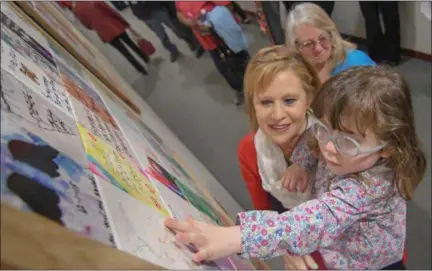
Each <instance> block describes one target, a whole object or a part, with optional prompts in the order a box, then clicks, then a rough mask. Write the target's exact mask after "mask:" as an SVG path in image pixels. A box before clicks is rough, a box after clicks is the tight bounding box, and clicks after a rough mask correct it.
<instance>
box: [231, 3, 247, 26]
mask: <svg viewBox="0 0 432 271" xmlns="http://www.w3.org/2000/svg"><path fill="white" fill-rule="evenodd" d="M231 4H232V6H233V10H234V13H236V14H237V15H238V16H239V17H240V20H241V21H242V23H249V22H250V19H249V17H248V16H247V14H246V12H245V11H244V10H243V9H242V7H241V6H240V5H239V4H237V2H236V1H231Z"/></svg>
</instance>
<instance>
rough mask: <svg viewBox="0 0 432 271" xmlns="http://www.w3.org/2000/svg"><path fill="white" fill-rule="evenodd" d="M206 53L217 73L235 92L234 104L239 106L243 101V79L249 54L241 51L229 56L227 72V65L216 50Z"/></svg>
mask: <svg viewBox="0 0 432 271" xmlns="http://www.w3.org/2000/svg"><path fill="white" fill-rule="evenodd" d="M208 52H209V54H210V56H211V58H212V60H213V63H214V64H215V66H216V69H217V70H218V72H219V73H220V74H221V75H222V76H223V77H224V79H225V81H226V82H227V83H228V85H229V86H230V87H231V88H232V89H234V90H235V91H236V97H235V100H234V103H235V104H236V105H239V104H240V103H241V102H242V101H243V77H244V72H245V70H246V66H247V62H248V60H249V53H248V52H247V51H241V52H239V53H237V54H235V55H234V56H231V57H232V60H231V61H230V64H229V65H230V66H232V67H231V69H230V71H228V70H227V69H226V67H225V65H227V64H226V63H224V61H225V60H223V59H222V58H221V56H220V55H219V52H218V50H213V51H208Z"/></svg>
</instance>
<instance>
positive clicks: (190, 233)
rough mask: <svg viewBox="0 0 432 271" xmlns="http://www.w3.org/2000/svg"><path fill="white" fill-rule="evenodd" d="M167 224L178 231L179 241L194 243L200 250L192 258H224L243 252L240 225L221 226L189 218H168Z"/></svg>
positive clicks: (199, 260) (199, 259)
mask: <svg viewBox="0 0 432 271" xmlns="http://www.w3.org/2000/svg"><path fill="white" fill-rule="evenodd" d="M165 226H166V227H168V228H170V229H172V230H174V231H176V232H177V234H176V239H177V241H179V242H181V243H184V244H186V245H188V244H193V245H194V246H195V247H196V248H197V249H198V252H197V253H195V254H194V255H193V258H192V260H193V261H195V262H201V261H205V260H209V261H210V260H215V259H219V258H224V257H227V256H230V255H233V254H236V253H240V252H241V246H242V241H241V231H240V227H239V226H234V227H220V226H214V225H211V224H207V223H204V222H201V221H197V220H194V219H192V218H188V219H187V220H178V219H173V218H168V219H167V220H165Z"/></svg>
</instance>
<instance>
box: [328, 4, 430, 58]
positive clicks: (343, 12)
mask: <svg viewBox="0 0 432 271" xmlns="http://www.w3.org/2000/svg"><path fill="white" fill-rule="evenodd" d="M420 6H421V2H408V1H403V2H399V13H400V24H401V46H402V48H406V49H411V50H414V51H418V52H422V53H427V54H431V22H430V21H429V20H428V19H427V18H426V17H425V15H424V14H423V13H422V12H421V10H420ZM332 18H333V20H334V21H335V23H336V24H337V26H338V28H339V31H340V32H342V33H344V34H350V35H354V36H357V37H362V38H364V37H365V27H364V21H363V16H362V14H361V12H360V6H359V4H358V2H357V1H353V2H336V4H335V9H334V11H333V14H332Z"/></svg>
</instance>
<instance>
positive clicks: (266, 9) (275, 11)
mask: <svg viewBox="0 0 432 271" xmlns="http://www.w3.org/2000/svg"><path fill="white" fill-rule="evenodd" d="M261 8H262V11H263V13H264V16H265V19H266V22H267V25H268V28H269V32H270V35H271V39H272V42H273V43H274V44H275V45H282V44H285V36H284V35H285V34H284V30H283V29H282V24H281V20H280V11H279V1H261Z"/></svg>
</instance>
